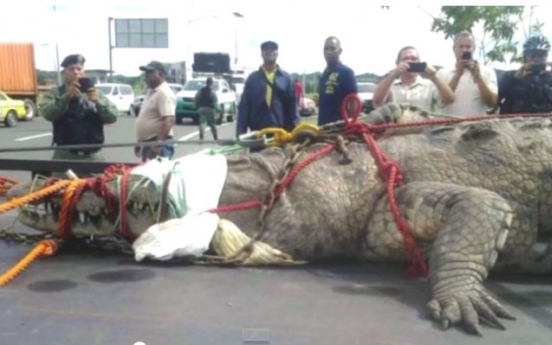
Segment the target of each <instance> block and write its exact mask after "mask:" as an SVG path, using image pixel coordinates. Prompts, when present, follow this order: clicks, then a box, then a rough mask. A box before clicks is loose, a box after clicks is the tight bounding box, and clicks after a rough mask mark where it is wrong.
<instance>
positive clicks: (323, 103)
mask: <svg viewBox="0 0 552 345" xmlns="http://www.w3.org/2000/svg"><path fill="white" fill-rule="evenodd" d="M341 52H342V49H341V42H340V41H339V39H337V38H336V37H329V38H327V39H326V41H325V43H324V58H325V59H326V63H327V66H326V69H325V70H324V73H322V76H321V77H320V81H319V82H318V125H319V126H322V125H325V124H327V123H330V122H335V121H339V120H341V110H340V109H341V103H342V102H343V100H344V99H345V97H346V96H347V95H349V94H356V93H357V92H358V88H357V82H356V78H355V72H353V70H352V69H351V68H349V67H347V66H345V65H344V64H343V63H342V62H341V61H340V59H339V57H340V55H341Z"/></svg>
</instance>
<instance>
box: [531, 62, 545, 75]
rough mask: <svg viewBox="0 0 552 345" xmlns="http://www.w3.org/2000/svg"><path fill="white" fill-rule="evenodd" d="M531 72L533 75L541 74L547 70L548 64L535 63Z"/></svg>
mask: <svg viewBox="0 0 552 345" xmlns="http://www.w3.org/2000/svg"><path fill="white" fill-rule="evenodd" d="M530 70H531V72H533V73H540V72H543V71H545V70H546V64H545V63H533V64H531V67H530Z"/></svg>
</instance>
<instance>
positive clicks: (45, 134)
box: [15, 133, 52, 141]
mask: <svg viewBox="0 0 552 345" xmlns="http://www.w3.org/2000/svg"><path fill="white" fill-rule="evenodd" d="M50 135H52V133H42V134H37V135H30V136H28V137H23V138H18V139H15V141H26V140H33V139H38V138H43V137H48V136H50Z"/></svg>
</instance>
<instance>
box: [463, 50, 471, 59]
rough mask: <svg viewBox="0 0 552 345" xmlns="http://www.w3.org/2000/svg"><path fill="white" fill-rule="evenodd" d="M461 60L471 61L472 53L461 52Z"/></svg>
mask: <svg viewBox="0 0 552 345" xmlns="http://www.w3.org/2000/svg"><path fill="white" fill-rule="evenodd" d="M461 59H462V60H471V59H472V53H471V52H463V53H462V57H461Z"/></svg>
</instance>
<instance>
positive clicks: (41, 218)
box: [7, 175, 161, 237]
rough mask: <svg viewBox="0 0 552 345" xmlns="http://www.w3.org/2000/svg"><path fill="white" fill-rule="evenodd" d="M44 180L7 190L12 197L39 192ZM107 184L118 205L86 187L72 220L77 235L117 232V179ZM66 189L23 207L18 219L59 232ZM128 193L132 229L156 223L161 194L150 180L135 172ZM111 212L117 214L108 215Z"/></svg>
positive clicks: (110, 234)
mask: <svg viewBox="0 0 552 345" xmlns="http://www.w3.org/2000/svg"><path fill="white" fill-rule="evenodd" d="M44 183H45V181H41V180H37V181H33V182H25V183H20V184H17V185H15V186H13V187H12V188H11V189H10V190H9V191H8V193H7V198H8V199H13V198H17V197H21V196H24V195H27V194H29V193H31V192H36V191H38V190H40V189H42V188H44V186H45V185H44ZM106 187H107V188H106V192H107V194H108V197H112V198H113V205H115V206H114V208H115V209H113V210H108V209H107V208H106V207H107V205H106V199H105V198H102V197H100V196H98V195H97V194H96V193H95V192H94V191H91V190H85V191H84V192H83V193H82V194H81V196H80V197H79V199H78V201H77V202H76V205H75V213H74V217H73V219H71V220H69V221H70V222H71V232H72V233H73V234H74V235H75V236H91V235H94V236H95V237H102V236H105V237H112V236H115V235H116V233H117V232H118V228H119V222H118V219H119V213H120V212H119V211H120V210H119V207H120V206H119V205H120V194H119V189H118V184H117V180H115V179H113V180H109V181H107V182H106ZM130 191H132V192H130ZM64 192H65V190H64V189H61V190H60V191H58V192H57V193H55V194H51V195H49V196H48V197H46V198H44V199H42V200H40V201H37V202H33V203H29V204H27V205H25V206H22V207H20V208H19V209H18V211H19V221H20V222H21V223H23V224H24V225H26V226H28V227H29V228H32V229H35V230H39V231H44V232H49V233H54V234H57V233H58V232H59V220H60V212H61V208H62V202H63V194H64ZM127 195H128V198H127V200H126V216H127V217H126V220H127V225H128V227H129V229H130V231H131V232H133V233H134V234H136V235H139V234H141V233H142V232H144V231H146V230H147V229H148V228H149V227H150V226H151V225H153V224H155V223H157V213H158V211H159V200H160V197H161V195H160V192H159V191H158V190H157V188H156V187H155V185H154V183H153V182H152V181H151V180H149V179H147V178H143V177H141V176H133V175H131V176H129V179H128V182H127ZM109 211H111V212H112V213H110V212H109ZM110 214H113V215H114V217H109V215H110Z"/></svg>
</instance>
